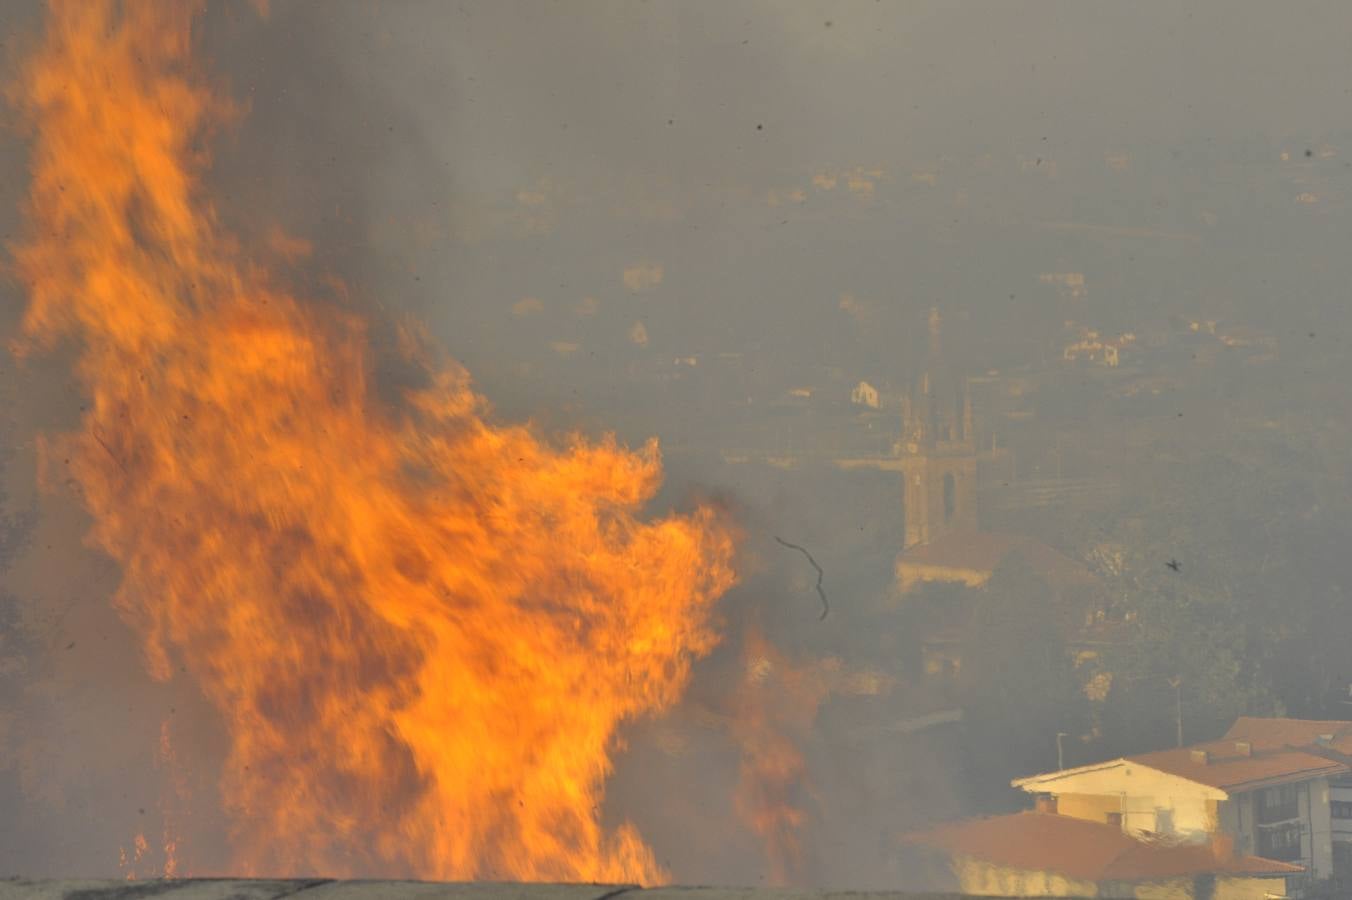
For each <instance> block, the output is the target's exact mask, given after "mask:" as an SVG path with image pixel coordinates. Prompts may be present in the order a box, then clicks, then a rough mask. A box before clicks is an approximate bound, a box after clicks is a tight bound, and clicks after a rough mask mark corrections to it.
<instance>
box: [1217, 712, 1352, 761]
mask: <svg viewBox="0 0 1352 900" xmlns="http://www.w3.org/2000/svg"><path fill="white" fill-rule="evenodd" d="M1322 735H1329V736H1330V737H1331V738H1332V741H1331V742H1330V744H1329V746H1330V747H1332V748H1333V749H1335V750H1337V751H1339V752H1342V753H1352V722H1345V721H1341V720H1323V719H1264V718H1259V717H1257V716H1240V717H1239V718H1238V719H1236V720H1235V724H1233V725H1231V726H1230V730H1229V731H1227V732H1226V733H1225V737H1224V740H1227V741H1248V742H1249V743H1250V744H1252V745H1253V749H1254V750H1275V749H1277V748H1280V747H1311V746H1314V745H1316V744H1318V742H1319V739H1320V737H1321V736H1322Z"/></svg>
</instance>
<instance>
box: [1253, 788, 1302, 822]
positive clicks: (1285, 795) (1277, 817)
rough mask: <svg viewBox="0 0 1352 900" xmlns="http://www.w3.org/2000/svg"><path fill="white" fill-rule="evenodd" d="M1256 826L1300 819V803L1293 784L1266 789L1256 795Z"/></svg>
mask: <svg viewBox="0 0 1352 900" xmlns="http://www.w3.org/2000/svg"><path fill="white" fill-rule="evenodd" d="M1256 817H1257V819H1258V824H1259V825H1263V824H1267V823H1270V822H1286V821H1288V820H1290V819H1297V818H1299V817H1300V801H1299V797H1298V795H1297V793H1296V786H1295V785H1294V784H1283V785H1281V786H1280V787H1273V788H1268V789H1267V790H1265V791H1262V792H1260V793H1259V795H1258V809H1257V811H1256Z"/></svg>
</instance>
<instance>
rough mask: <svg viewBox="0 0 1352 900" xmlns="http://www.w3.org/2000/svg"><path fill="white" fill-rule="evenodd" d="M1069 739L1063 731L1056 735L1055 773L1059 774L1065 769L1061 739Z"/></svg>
mask: <svg viewBox="0 0 1352 900" xmlns="http://www.w3.org/2000/svg"><path fill="white" fill-rule="evenodd" d="M1063 737H1069V735H1067V734H1066V733H1065V732H1064V731H1058V732H1057V733H1056V771H1058V772H1060V771H1061V770H1063V769H1065V767H1066V756H1065V753H1064V752H1063V751H1062V749H1061V738H1063Z"/></svg>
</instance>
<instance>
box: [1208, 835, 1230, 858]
mask: <svg viewBox="0 0 1352 900" xmlns="http://www.w3.org/2000/svg"><path fill="white" fill-rule="evenodd" d="M1211 858H1212V859H1214V860H1216V862H1225V861H1226V860H1231V859H1234V858H1235V836H1234V835H1233V834H1225V833H1224V832H1217V833H1216V834H1213V835H1212V836H1211Z"/></svg>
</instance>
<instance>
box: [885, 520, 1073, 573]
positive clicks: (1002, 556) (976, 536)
mask: <svg viewBox="0 0 1352 900" xmlns="http://www.w3.org/2000/svg"><path fill="white" fill-rule="evenodd" d="M1011 555H1018V556H1020V557H1022V558H1023V560H1024V561H1025V562H1027V563H1028V564H1029V565H1031V566H1032V567H1033V568H1035V569H1037V570H1038V571H1039V572H1041V573H1043V574H1044V575H1049V576H1052V577H1054V578H1056V579H1058V580H1061V581H1067V582H1074V583H1080V584H1090V583H1092V582H1093V581H1094V576H1093V575H1092V574H1091V573H1090V571H1089V570H1088V569H1087V568H1085V567H1084V566H1082V565H1080V564H1079V563H1078V562H1076V561H1075V560H1073V559H1071V558H1070V557H1068V556H1066V555H1065V554H1063V553H1061V552H1059V551H1057V550H1054V549H1052V548H1051V547H1048V546H1047V545H1046V544H1044V543H1042V542H1041V541H1039V540H1037V539H1036V538H1031V537H1025V536H1023V535H1013V534H1001V533H999V532H991V531H955V532H952V533H950V534H946V535H943V536H942V537H940V538H938V539H937V540H934V541H930V542H929V543H928V544H918V545H916V546H914V547H911V548H909V549H907V550H905V551H904V552H903V553H902V554H901V556H900V558H899V559H898V562H899V563H900V564H901V565H915V566H932V567H934V568H940V569H971V570H974V571H978V572H993V571H995V569H996V567H997V566H999V565H1000V563H1002V562H1004V561H1005V560H1006V559H1008V558H1009V557H1010V556H1011Z"/></svg>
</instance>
